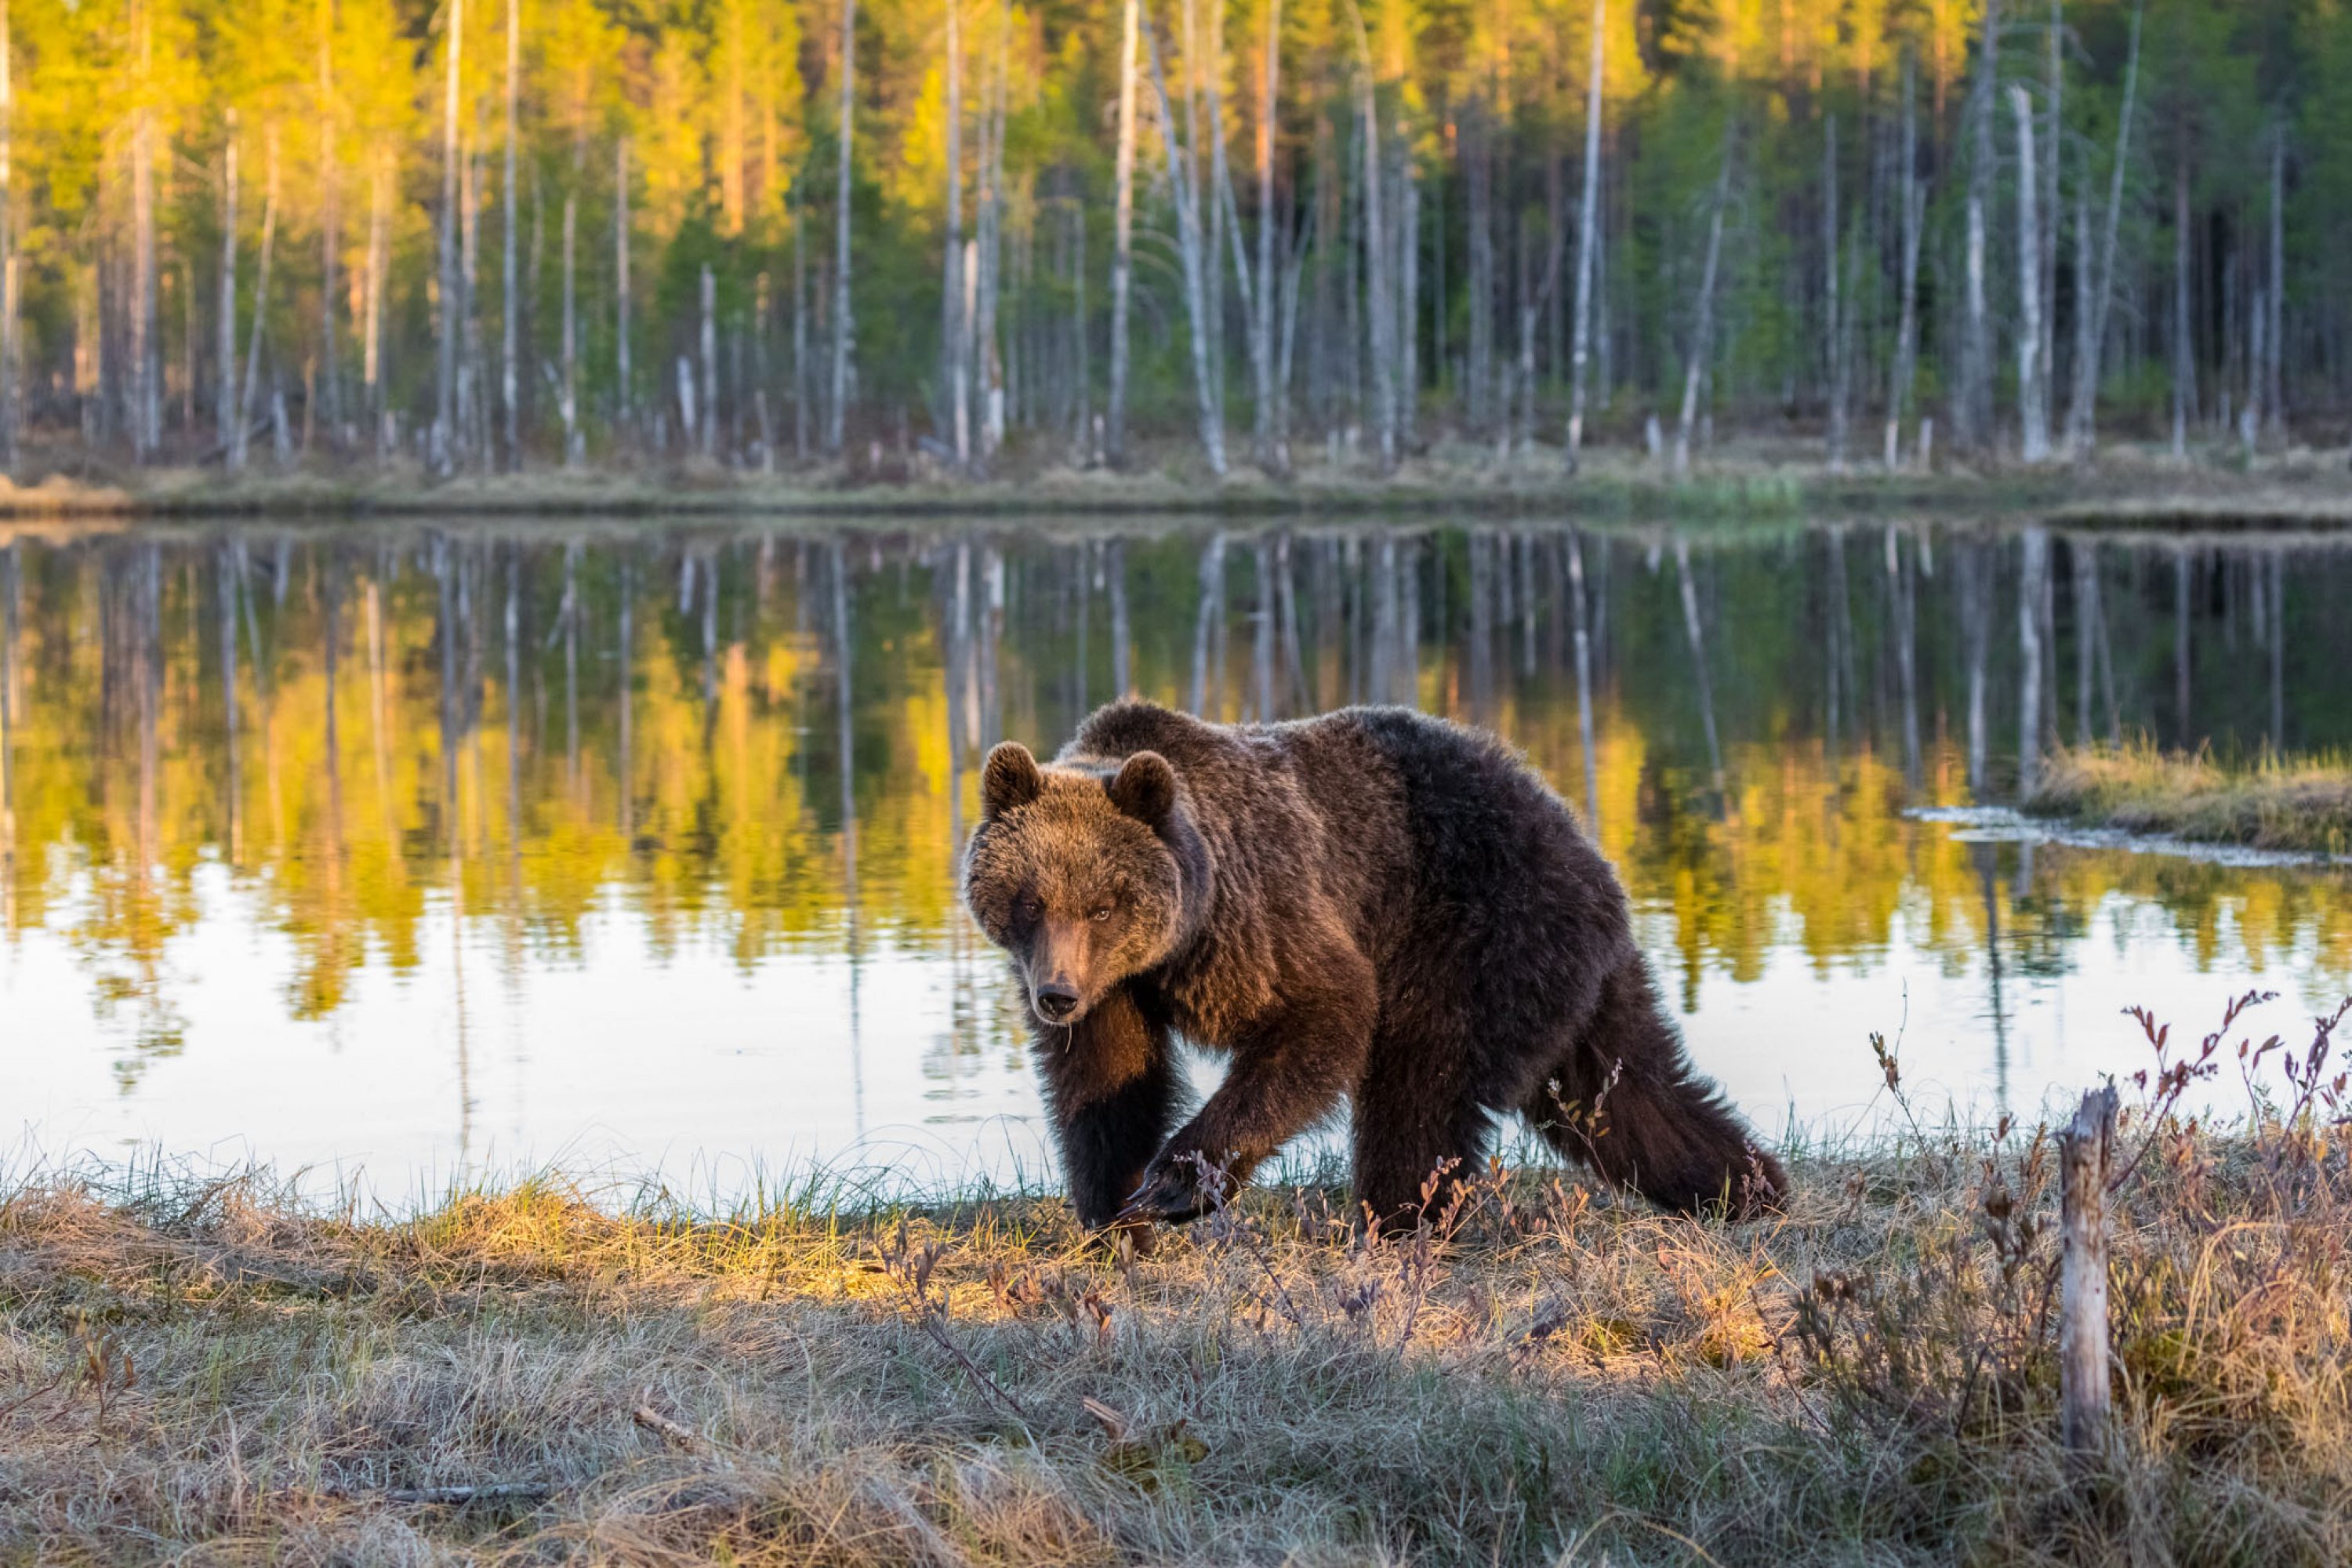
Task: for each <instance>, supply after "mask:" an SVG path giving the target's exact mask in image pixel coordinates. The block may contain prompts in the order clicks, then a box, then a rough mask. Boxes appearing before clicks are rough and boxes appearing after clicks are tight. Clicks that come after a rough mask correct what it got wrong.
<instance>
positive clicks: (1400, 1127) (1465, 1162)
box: [1351, 1037, 1494, 1232]
mask: <svg viewBox="0 0 2352 1568" xmlns="http://www.w3.org/2000/svg"><path fill="white" fill-rule="evenodd" d="M1459 1060H1460V1057H1459V1055H1458V1054H1454V1055H1451V1056H1449V1055H1447V1054H1444V1053H1442V1052H1440V1051H1438V1050H1437V1049H1435V1048H1433V1047H1418V1048H1416V1047H1406V1046H1403V1045H1402V1044H1401V1043H1399V1042H1397V1041H1394V1040H1392V1039H1391V1038H1387V1037H1382V1038H1381V1039H1379V1040H1377V1041H1375V1042H1374V1045H1373V1049H1372V1058H1371V1062H1370V1065H1369V1066H1368V1067H1367V1068H1366V1069H1365V1072H1364V1077H1363V1081H1362V1082H1361V1083H1360V1084H1358V1085H1357V1087H1356V1094H1355V1104H1354V1106H1353V1107H1352V1117H1351V1120H1352V1121H1353V1126H1352V1128H1351V1131H1352V1134H1353V1142H1354V1153H1355V1184H1356V1203H1357V1206H1358V1209H1359V1211H1362V1210H1364V1209H1370V1211H1371V1216H1372V1221H1373V1223H1374V1224H1375V1225H1377V1226H1379V1227H1380V1228H1381V1230H1382V1231H1387V1232H1395V1231H1410V1230H1412V1228H1413V1227H1414V1226H1416V1225H1418V1224H1419V1223H1420V1221H1421V1217H1422V1194H1423V1192H1424V1190H1428V1189H1429V1186H1430V1179H1431V1178H1432V1177H1433V1176H1434V1177H1436V1178H1437V1186H1436V1188H1435V1189H1434V1191H1433V1193H1432V1195H1431V1197H1430V1200H1429V1207H1430V1211H1431V1215H1432V1217H1434V1216H1435V1215H1436V1213H1437V1212H1438V1211H1441V1210H1443V1209H1444V1206H1445V1204H1446V1200H1447V1194H1448V1192H1449V1190H1450V1189H1451V1188H1452V1187H1453V1185H1454V1184H1455V1183H1457V1182H1460V1181H1463V1180H1465V1179H1467V1178H1469V1177H1471V1176H1474V1175H1475V1173H1477V1171H1478V1169H1479V1167H1480V1163H1481V1162H1483V1161H1484V1160H1485V1158H1486V1141H1487V1138H1488V1136H1489V1135H1490V1134H1491V1133H1492V1131H1494V1121H1493V1118H1492V1116H1491V1115H1490V1114H1489V1113H1488V1111H1487V1110H1486V1107H1485V1106H1483V1105H1480V1104H1479V1103H1478V1102H1477V1100H1476V1099H1475V1097H1473V1096H1471V1095H1470V1094H1469V1093H1468V1092H1467V1090H1466V1089H1465V1087H1464V1086H1462V1085H1461V1084H1458V1083H1455V1082H1453V1081H1451V1079H1452V1077H1453V1075H1452V1074H1448V1075H1446V1079H1444V1080H1441V1081H1435V1082H1433V1081H1430V1080H1429V1079H1428V1078H1427V1077H1426V1076H1425V1073H1426V1069H1427V1068H1429V1067H1431V1066H1432V1065H1433V1064H1436V1063H1444V1062H1458V1061H1459ZM1417 1068H1418V1069H1421V1070H1420V1071H1416V1069H1417Z"/></svg>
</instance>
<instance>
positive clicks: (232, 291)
mask: <svg viewBox="0 0 2352 1568" xmlns="http://www.w3.org/2000/svg"><path fill="white" fill-rule="evenodd" d="M5 4H6V0H0V5H5ZM0 55H5V49H0ZM0 69H5V66H0ZM226 130H227V135H226V138H225V139H224V141H223V142H222V144H221V255H220V308H219V319H218V320H217V321H215V322H214V326H215V331H216V332H217V337H216V339H215V343H214V349H213V352H214V354H215V358H216V359H217V360H218V362H219V363H217V364H216V365H215V367H214V371H215V376H216V378H217V384H216V387H215V392H214V395H213V417H214V421H215V424H217V425H218V426H219V437H220V447H221V453H222V458H223V460H224V461H228V460H230V459H231V458H233V457H234V455H235V453H236V427H237V425H238V424H239V420H238V417H237V404H236V110H234V109H232V110H229V111H228V113H227V116H226ZM13 325H14V323H11V326H12V327H13Z"/></svg>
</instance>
